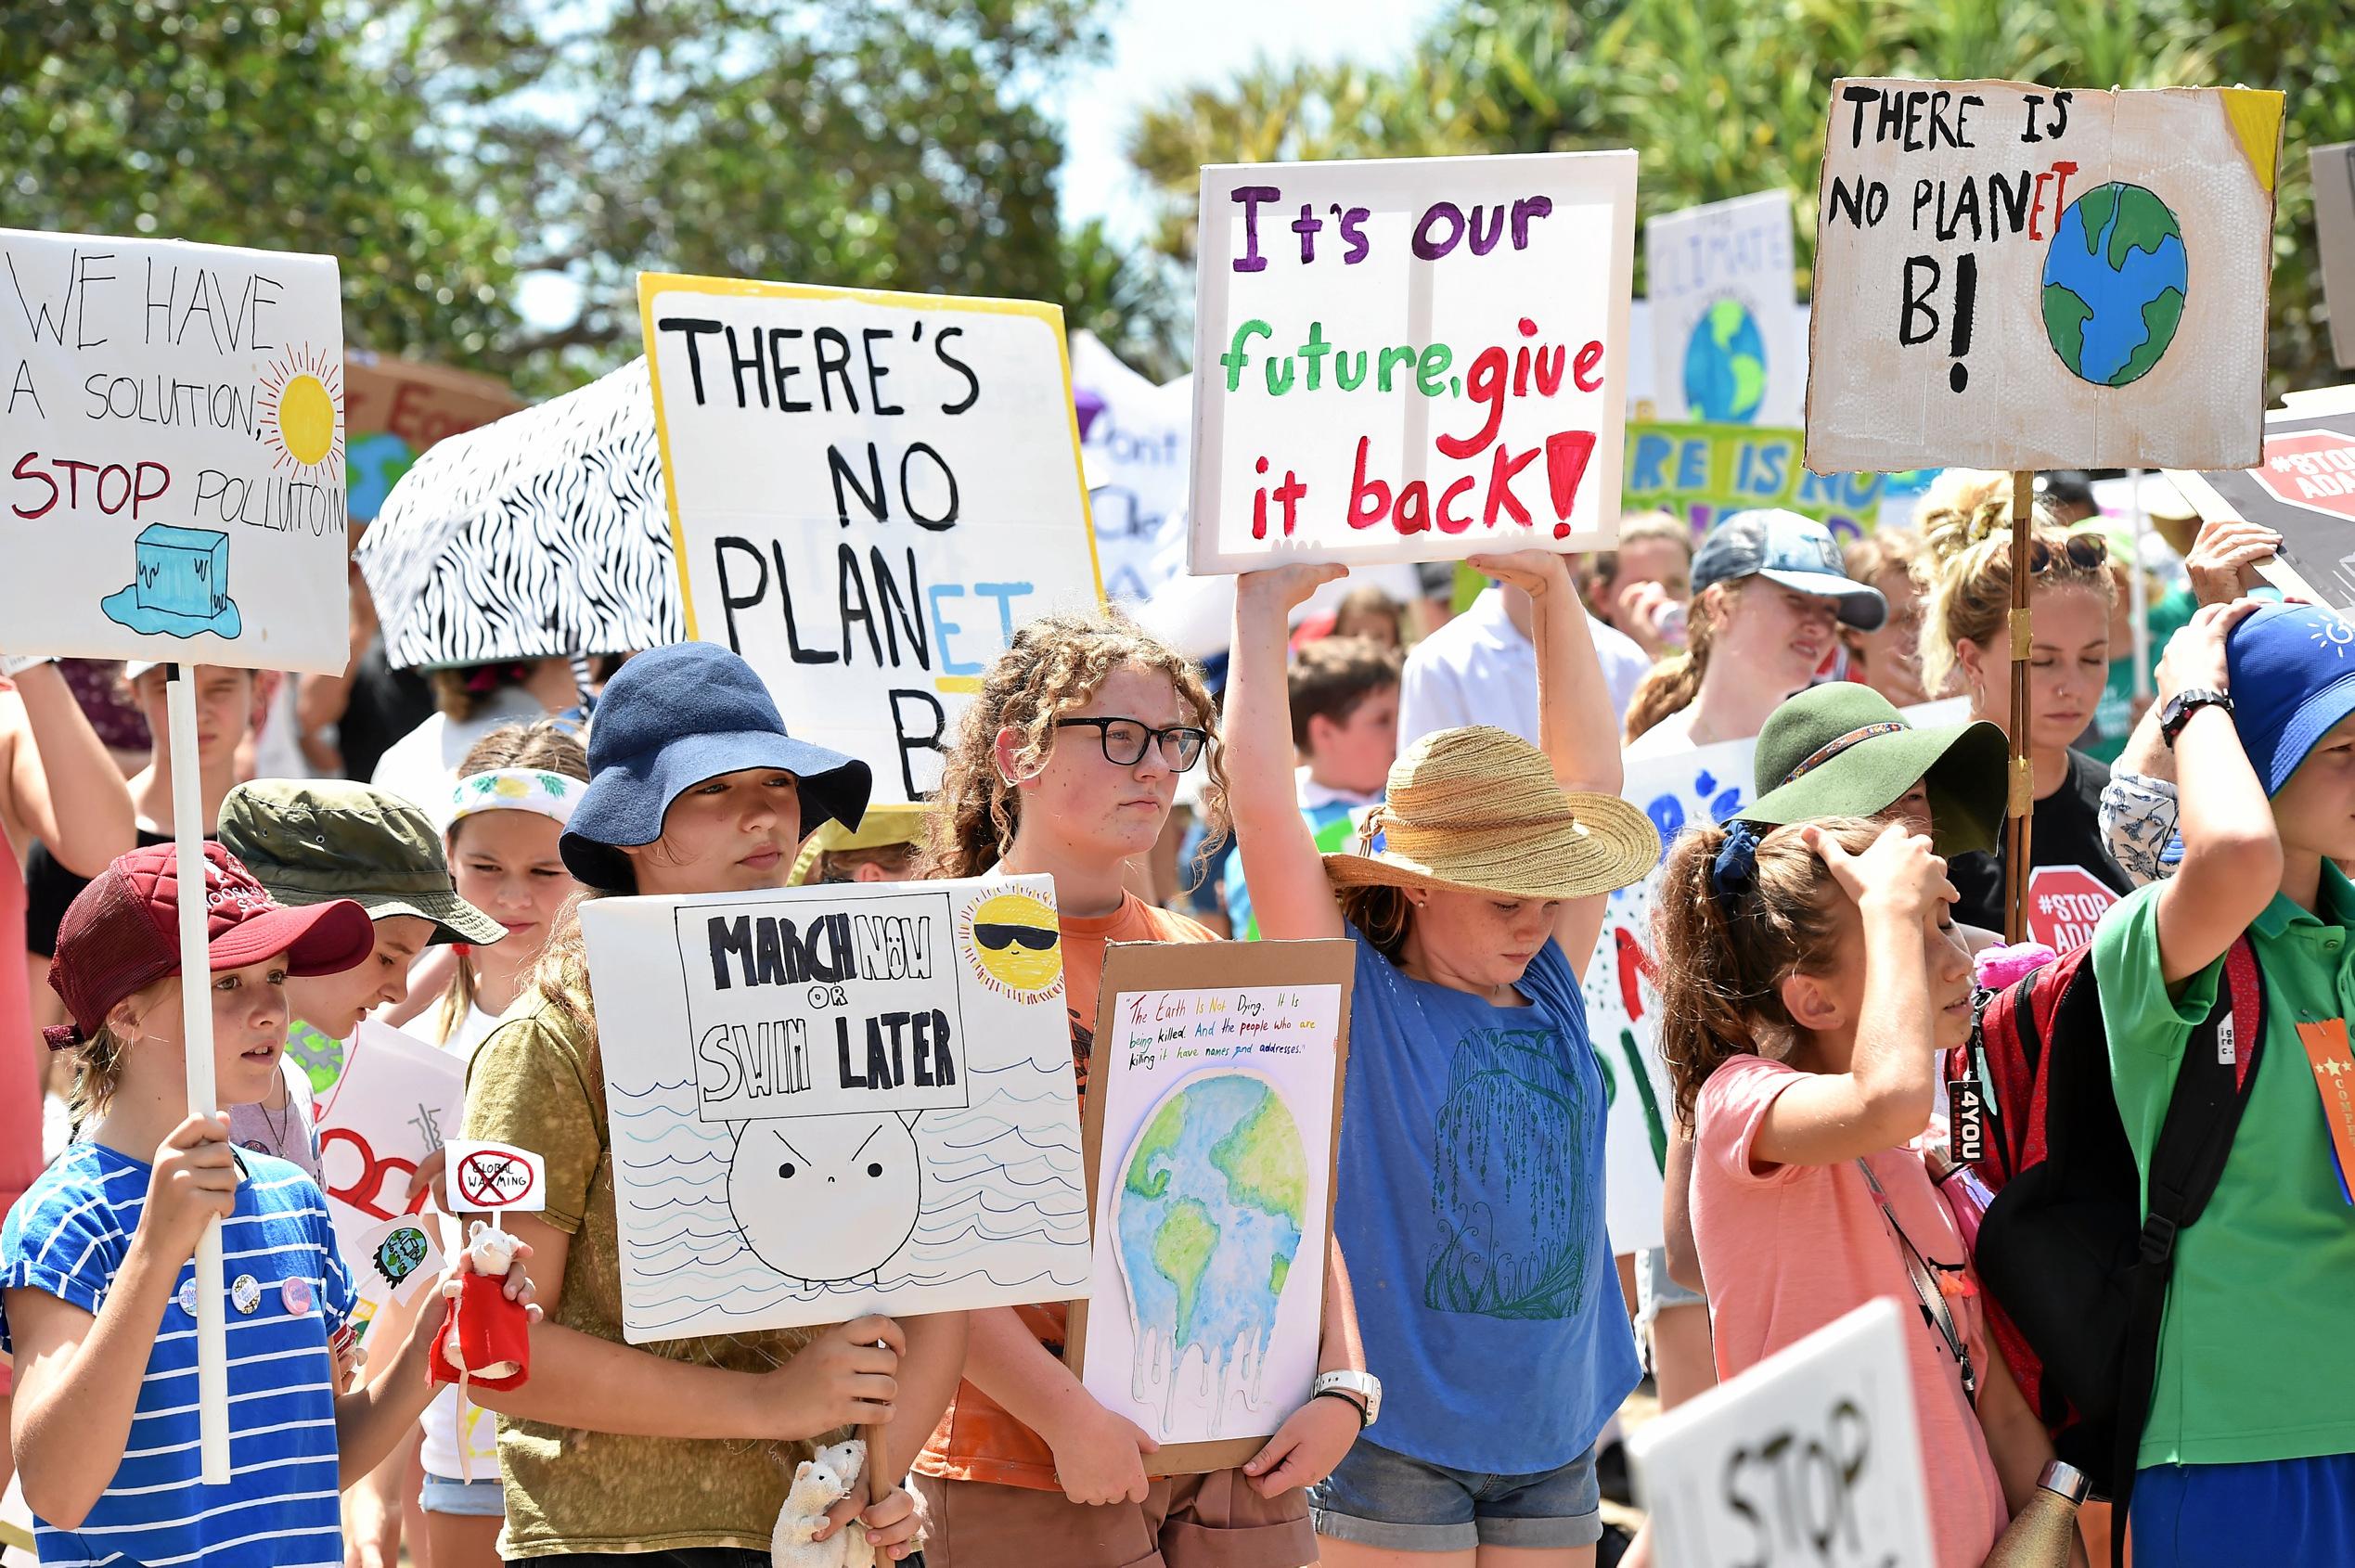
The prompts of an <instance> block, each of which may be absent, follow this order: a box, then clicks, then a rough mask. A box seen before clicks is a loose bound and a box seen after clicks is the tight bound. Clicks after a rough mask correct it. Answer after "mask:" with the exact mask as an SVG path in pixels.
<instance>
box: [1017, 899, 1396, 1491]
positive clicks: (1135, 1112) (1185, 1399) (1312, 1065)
mask: <svg viewBox="0 0 2355 1568" xmlns="http://www.w3.org/2000/svg"><path fill="white" fill-rule="evenodd" d="M1356 966H1357V955H1356V950H1355V945H1353V944H1351V943H1348V942H1341V941H1327V942H1257V943H1251V944H1248V945H1233V944H1227V943H1220V944H1216V945H1204V944H1202V943H1116V944H1114V945H1113V946H1112V947H1111V948H1110V949H1109V950H1108V951H1107V953H1106V955H1105V958H1104V976H1103V982H1102V988H1101V989H1100V992H1099V993H1098V1003H1097V1014H1096V1021H1095V1022H1096V1034H1095V1044H1094V1047H1093V1049H1092V1055H1091V1057H1090V1059H1089V1064H1088V1072H1087V1084H1088V1094H1087V1117H1086V1127H1085V1130H1084V1133H1083V1135H1082V1136H1083V1139H1084V1145H1083V1147H1084V1152H1085V1163H1086V1168H1087V1189H1088V1207H1089V1212H1090V1213H1091V1215H1093V1216H1094V1224H1095V1244H1094V1257H1093V1261H1092V1265H1091V1270H1090V1281H1089V1283H1090V1290H1089V1292H1088V1299H1087V1301H1084V1302H1081V1303H1079V1304H1077V1305H1074V1306H1073V1308H1072V1313H1071V1325H1070V1329H1069V1331H1068V1332H1067V1334H1066V1335H1065V1337H1064V1347H1063V1359H1064V1362H1065V1364H1066V1365H1068V1366H1069V1367H1070V1368H1071V1369H1072V1372H1073V1374H1074V1375H1075V1376H1076V1377H1078V1378H1079V1380H1080V1381H1081V1382H1083V1383H1085V1384H1086V1385H1087V1392H1088V1393H1089V1394H1093V1395H1094V1396H1095V1398H1096V1400H1097V1401H1098V1403H1100V1404H1101V1405H1102V1406H1103V1407H1105V1408H1106V1409H1108V1410H1111V1411H1113V1412H1114V1413H1115V1414H1118V1415H1122V1416H1126V1417H1127V1418H1128V1419H1129V1420H1132V1421H1135V1422H1136V1423H1137V1424H1138V1425H1139V1426H1140V1427H1142V1428H1143V1429H1144V1430H1145V1432H1146V1433H1149V1434H1151V1435H1152V1438H1153V1439H1154V1441H1155V1442H1157V1443H1159V1444H1160V1445H1161V1446H1160V1448H1159V1450H1158V1451H1156V1452H1154V1453H1151V1454H1148V1455H1146V1456H1145V1458H1144V1463H1145V1472H1146V1473H1147V1474H1149V1475H1190V1474H1196V1473H1200V1472H1207V1471H1214V1470H1224V1469H1227V1468H1228V1467H1229V1466H1232V1465H1238V1464H1241V1463H1242V1462H1243V1461H1244V1460H1245V1459H1250V1458H1251V1457H1252V1456H1253V1455H1254V1454H1255V1453H1257V1452H1258V1451H1259V1450H1260V1448H1262V1447H1263V1446H1266V1444H1267V1440H1268V1438H1269V1437H1271V1436H1273V1435H1274V1434H1275V1432H1276V1429H1277V1428H1278V1427H1280V1426H1281V1425H1282V1424H1283V1422H1284V1420H1285V1419H1286V1418H1287V1417H1289V1416H1290V1415H1291V1414H1292V1413H1293V1411H1294V1410H1296V1409H1298V1408H1299V1407H1300V1406H1301V1405H1302V1403H1303V1402H1305V1401H1306V1399H1307V1398H1308V1397H1309V1394H1310V1393H1311V1391H1312V1388H1313V1385H1314V1384H1315V1382H1316V1379H1317V1357H1318V1348H1319V1340H1320V1337H1321V1334H1322V1330H1323V1324H1324V1292H1325V1267H1324V1262H1325V1253H1326V1249H1327V1246H1328V1244H1329V1242H1330V1239H1331V1237H1332V1204H1333V1199H1334V1189H1335V1186H1336V1181H1335V1176H1336V1173H1337V1170H1338V1167H1339V1161H1340V1153H1341V1150H1340V1135H1341V1099H1342V1085H1343V1080H1344V1076H1345V1072H1346V1069H1347V1065H1348V1048H1349V991H1350V981H1351V977H1352V975H1353V974H1354V972H1355V970H1356Z"/></svg>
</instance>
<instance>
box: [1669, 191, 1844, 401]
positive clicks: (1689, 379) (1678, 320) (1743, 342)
mask: <svg viewBox="0 0 2355 1568" xmlns="http://www.w3.org/2000/svg"><path fill="white" fill-rule="evenodd" d="M1643 262H1644V277H1645V289H1644V294H1645V297H1646V298H1647V299H1649V300H1650V301H1651V302H1652V353H1653V365H1654V371H1653V397H1654V406H1655V411H1656V413H1657V415H1658V417H1659V418H1662V419H1664V420H1668V421H1672V422H1673V421H1678V420H1692V421H1698V422H1706V423H1709V424H1734V425H1795V424H1797V423H1798V422H1799V420H1800V418H1802V416H1803V414H1804V412H1805V409H1806V405H1807V391H1808V378H1807V352H1806V348H1805V346H1804V345H1805V343H1806V341H1807V340H1806V333H1805V332H1804V330H1803V329H1802V323H1801V321H1800V318H1799V302H1798V292H1797V290H1798V284H1797V273H1796V271H1795V268H1794V265H1793V263H1792V249H1791V193H1790V192H1789V191H1787V190H1767V191H1760V192H1758V193H1757V195H1755V196H1737V197H1735V198H1734V199H1732V200H1731V201H1711V202H1708V203H1706V204H1705V205H1703V206H1699V207H1687V208H1685V209H1684V210H1683V211H1682V212H1663V213H1661V214H1660V215H1659V216H1658V217H1655V218H1654V219H1652V220H1651V221H1649V222H1648V223H1646V224H1645V225H1643Z"/></svg>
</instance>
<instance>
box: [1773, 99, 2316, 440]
mask: <svg viewBox="0 0 2355 1568" xmlns="http://www.w3.org/2000/svg"><path fill="white" fill-rule="evenodd" d="M2282 104H2283V98H2282V95H2281V94H2279V93H2274V92H2261V91H2258V90H2255V89H2250V88H2242V87H2226V88H2189V87H2171V88H2164V89H2152V90H2139V91H2130V92H2116V91H2113V92H2093V91H2081V90H2080V91H2071V90H2067V89H2054V88H2051V87H2040V86H2034V85H2030V84H2025V83H2018V82H1910V81H1891V80H1862V79H1856V78H1843V79H1842V80H1840V81H1838V82H1835V83H1834V84H1833V91H1832V100H1831V103H1830V105H1829V110H1830V112H1829V116H1828V120H1827V123H1826V126H1825V138H1824V158H1823V183H1822V187H1821V193H1820V196H1819V207H1818V216H1817V224H1816V256H1815V302H1816V308H1815V311H1814V313H1813V315H1812V317H1811V323H1812V333H1813V341H1812V344H1811V347H1810V351H1809V353H1808V421H1807V423H1808V452H1807V464H1808V468H1810V469H1815V470H1817V471H1818V472H1835V471H1841V470H1860V469H1880V470H1886V469H1915V468H1929V467H1937V466H1938V465H1941V464H1947V465H1955V464H1960V465H1967V466H1970V467H1975V468H1983V469H2051V468H2078V467H2083V468H2233V467H2241V466H2246V465H2247V464H2250V463H2254V462H2256V461H2257V460H2258V443H2259V426H2260V421H2261V419H2262V418H2263V415H2264V409H2265V343H2266V290H2267V288H2268V286H2269V284H2270V283H2271V276H2272V228H2273V186H2274V175H2275V172H2276V167H2277V165H2278V163H2279V161H2280V154H2281V139H2282Z"/></svg>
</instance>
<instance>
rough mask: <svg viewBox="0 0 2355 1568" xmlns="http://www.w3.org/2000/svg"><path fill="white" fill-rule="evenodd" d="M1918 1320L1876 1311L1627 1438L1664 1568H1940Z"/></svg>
mask: <svg viewBox="0 0 2355 1568" xmlns="http://www.w3.org/2000/svg"><path fill="white" fill-rule="evenodd" d="M1912 1310H1913V1308H1912V1307H1911V1305H1910V1304H1909V1305H1906V1306H1904V1307H1900V1306H1899V1305H1898V1303H1896V1302H1895V1301H1893V1300H1891V1299H1889V1298H1888V1297H1885V1296H1884V1297H1882V1298H1880V1299H1879V1300H1877V1301H1872V1302H1867V1303H1866V1304H1865V1305H1862V1306H1860V1307H1858V1308H1857V1309H1856V1310H1855V1311H1854V1312H1851V1313H1849V1314H1848V1315H1847V1317H1843V1318H1841V1319H1840V1320H1839V1321H1838V1322H1836V1323H1833V1324H1831V1325H1829V1326H1828V1327H1825V1328H1822V1329H1820V1330H1817V1331H1815V1332H1814V1333H1812V1334H1809V1335H1808V1337H1807V1338H1805V1339H1803V1340H1801V1341H1799V1343H1796V1344H1794V1345H1791V1346H1789V1347H1788V1348H1787V1349H1784V1350H1781V1351H1778V1352H1776V1353H1775V1354H1774V1355H1772V1356H1768V1357H1767V1358H1766V1359H1765V1360H1763V1361H1761V1362H1759V1363H1758V1364H1757V1366H1755V1367H1752V1368H1751V1369H1748V1370H1747V1371H1745V1372H1744V1373H1742V1374H1741V1375H1740V1376H1739V1377H1736V1378H1733V1379H1731V1380H1730V1381H1728V1382H1723V1383H1720V1384H1718V1386H1717V1387H1716V1388H1713V1389H1711V1390H1709V1392H1707V1393H1706V1394H1702V1395H1700V1396H1699V1397H1698V1398H1696V1399H1693V1400H1692V1401H1691V1402H1690V1403H1689V1404H1685V1405H1682V1406H1679V1407H1678V1408H1676V1409H1674V1410H1670V1411H1669V1412H1667V1414H1666V1415H1664V1416H1661V1417H1660V1418H1659V1419H1658V1420H1654V1421H1651V1422H1648V1423H1646V1424H1645V1425H1644V1426H1643V1427H1641V1428H1640V1429H1639V1430H1638V1431H1637V1432H1636V1433H1634V1434H1633V1435H1631V1436H1630V1437H1629V1438H1628V1459H1629V1460H1630V1461H1631V1470H1632V1473H1633V1477H1634V1480H1635V1484H1636V1493H1637V1496H1638V1497H1640V1498H1641V1501H1642V1503H1643V1506H1644V1509H1645V1510H1646V1511H1647V1512H1648V1513H1649V1514H1650V1515H1651V1518H1652V1527H1653V1533H1654V1550H1655V1551H1656V1552H1657V1553H1658V1554H1659V1561H1660V1562H1661V1564H1662V1568H1727V1565H1729V1564H1732V1563H1745V1564H1749V1565H1750V1568H1799V1565H1801V1564H1804V1565H1805V1568H1932V1565H1933V1564H1935V1563H1936V1562H1937V1561H1938V1559H1937V1557H1936V1556H1935V1555H1934V1554H1933V1553H1932V1552H1931V1550H1930V1510H1929V1495H1928V1490H1927V1487H1926V1484H1925V1483H1924V1472H1923V1468H1922V1440H1921V1435H1920V1433H1918V1432H1916V1431H1915V1429H1914V1425H1913V1385H1912V1382H1911V1380H1910V1376H1909V1374H1908V1372H1907V1370H1906V1363H1905V1337H1904V1336H1905V1328H1904V1323H1903V1319H1902V1317H1900V1313H1905V1312H1911V1311H1912Z"/></svg>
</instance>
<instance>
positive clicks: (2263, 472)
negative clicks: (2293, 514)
mask: <svg viewBox="0 0 2355 1568" xmlns="http://www.w3.org/2000/svg"><path fill="white" fill-rule="evenodd" d="M2350 429H2351V430H2355V421H2350ZM2249 477H2250V478H2251V479H2254V480H2256V481H2257V482H2258V483H2259V484H2261V485H2263V486H2264V487H2265V493H2266V494H2267V495H2271V496H2272V497H2273V498H2274V499H2275V500H2277V501H2280V502H2283V503H2284V505H2287V506H2292V507H2303V508H2306V509H2307V510H2308V511H2311V512H2320V513H2322V514H2323V516H2324V517H2335V518H2336V519H2338V520H2339V521H2342V522H2355V434H2349V433H2346V432H2342V431H2297V432H2296V433H2294V434H2290V435H2280V436H2272V437H2270V438H2268V439H2267V441H2266V443H2265V466H2264V467H2263V468H2260V469H2251V470H2250V473H2249Z"/></svg>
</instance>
